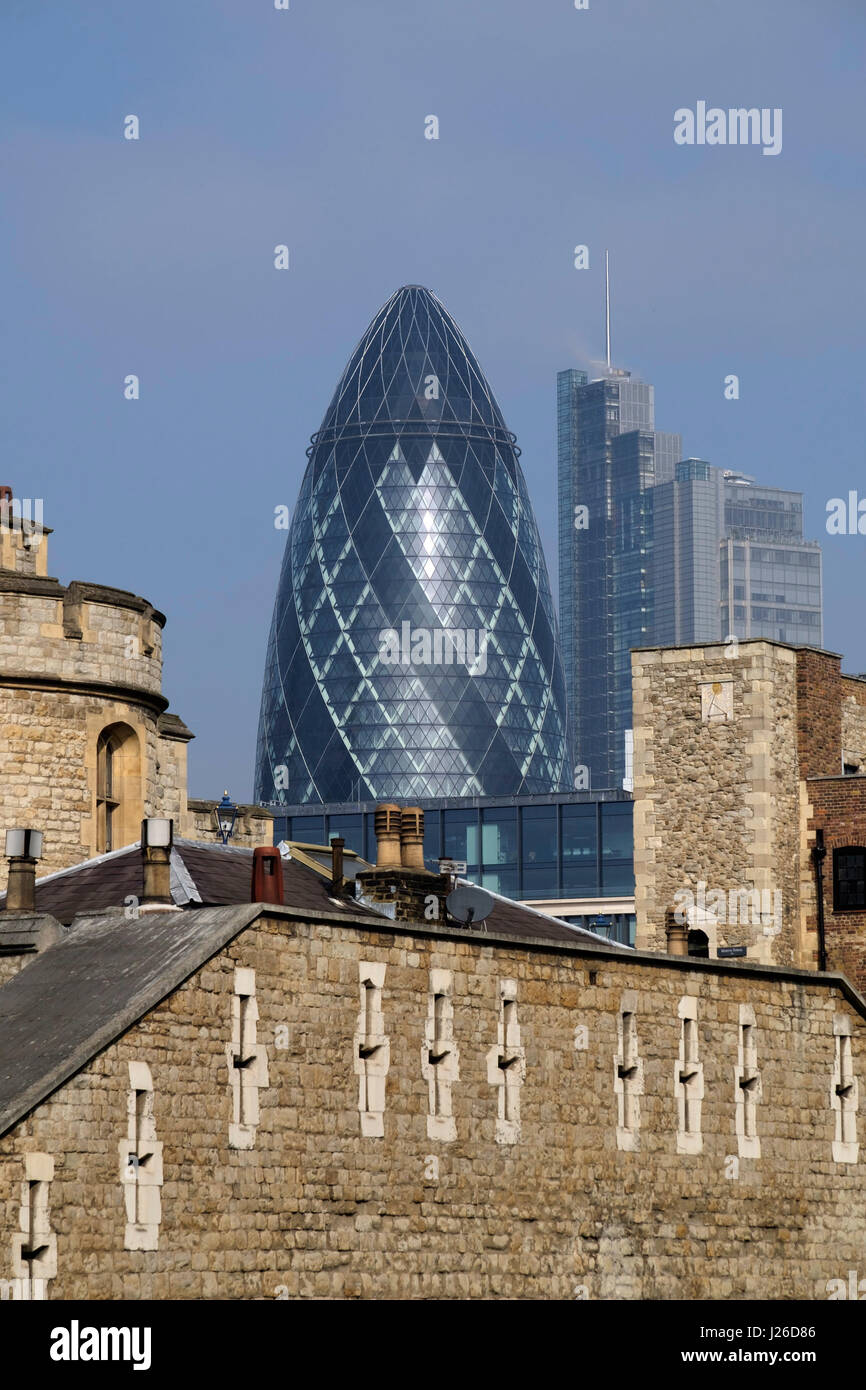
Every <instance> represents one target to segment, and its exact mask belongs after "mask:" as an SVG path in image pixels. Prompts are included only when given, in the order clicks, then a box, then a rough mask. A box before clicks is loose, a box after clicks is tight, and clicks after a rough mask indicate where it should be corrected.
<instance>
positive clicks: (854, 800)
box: [807, 777, 866, 990]
mask: <svg viewBox="0 0 866 1390" xmlns="http://www.w3.org/2000/svg"><path fill="white" fill-rule="evenodd" d="M807 789H808V797H809V804H810V808H811V815H810V818H809V822H808V837H807V848H808V851H809V853H810V860H809V867H810V870H811V875H812V883H813V891H812V895H811V902H810V904H809V913H808V926H809V930H810V931H814V932H815V933H816V936H815V940H816V942H817V911H816V908H815V890H814V869H813V868H812V865H811V849H812V847H813V845H814V844H815V830H816V829H818V828H820V829H822V830H823V831H824V844H825V846H826V849H827V856H826V858H825V860H824V931H825V941H826V949H827V964H828V967H829V969H831V970H839V971H842V973H843V974H845V975H847V976H848V978H849V979H850V980H851V982H852V983H853V984H854V985H856V987H857V988H858V989H859V990H866V912H857V911H854V912H835V911H834V909H833V850H834V849H839V848H842V847H843V846H845V845H862V846H864V847H866V777H821V778H817V779H815V778H811V779H810V780H809V781H808V783H807Z"/></svg>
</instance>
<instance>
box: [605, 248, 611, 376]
mask: <svg viewBox="0 0 866 1390" xmlns="http://www.w3.org/2000/svg"><path fill="white" fill-rule="evenodd" d="M604 340H605V347H606V349H607V365H608V369H609V368H610V252H609V251H605V253H604Z"/></svg>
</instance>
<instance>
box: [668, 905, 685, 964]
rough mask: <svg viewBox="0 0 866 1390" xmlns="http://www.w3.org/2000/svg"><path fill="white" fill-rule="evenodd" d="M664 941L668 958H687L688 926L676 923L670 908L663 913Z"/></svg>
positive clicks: (683, 923) (672, 910) (674, 915)
mask: <svg viewBox="0 0 866 1390" xmlns="http://www.w3.org/2000/svg"><path fill="white" fill-rule="evenodd" d="M665 939H666V941H667V947H668V955H669V956H687V955H688V953H689V924H688V922H678V921H677V920H676V914H675V912H674V909H673V908H672V907H669V908H668V910H667V912H666V913H665Z"/></svg>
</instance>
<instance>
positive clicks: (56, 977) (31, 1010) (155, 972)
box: [0, 903, 262, 1134]
mask: <svg viewBox="0 0 866 1390" xmlns="http://www.w3.org/2000/svg"><path fill="white" fill-rule="evenodd" d="M261 911H262V905H261V904H260V903H247V904H246V905H245V906H243V907H233V908H226V907H219V908H213V907H211V908H207V907H206V908H202V910H201V911H200V912H153V913H144V914H142V915H141V916H140V917H138V918H135V919H132V918H127V917H125V916H124V914H123V913H122V912H114V913H106V914H105V915H104V916H102V917H89V918H85V919H83V920H80V921H78V922H76V924H75V930H74V931H70V932H67V934H66V936H65V937H64V939H63V940H62V941H60V942H58V944H57V945H56V946H51V947H49V949H48V950H46V951H43V952H41V953H40V954H39V955H38V956H35V957H34V959H33V960H32V962H31V963H30V964H29V965H27V966H26V968H25V969H23V970H19V972H18V974H17V975H15V976H14V977H13V978H12V979H11V980H10V981H9V982H8V983H7V984H5V985H4V986H3V988H2V989H0V1134H4V1133H5V1132H6V1131H7V1130H8V1129H10V1128H11V1126H12V1125H14V1124H17V1122H18V1120H19V1119H21V1118H22V1116H24V1115H26V1114H27V1113H28V1112H29V1111H30V1110H32V1108H33V1106H34V1105H38V1103H39V1102H40V1101H41V1100H43V1099H44V1098H45V1097H46V1096H48V1095H50V1094H51V1092H52V1091H54V1090H56V1089H57V1087H58V1086H61V1085H62V1084H63V1082H64V1081H67V1080H68V1079H69V1077H71V1076H74V1075H75V1073H76V1072H77V1071H80V1070H81V1068H82V1067H84V1066H86V1065H87V1063H88V1062H89V1061H90V1060H91V1058H93V1057H95V1056H96V1055H97V1053H99V1052H100V1051H101V1050H102V1049H103V1048H104V1047H107V1046H108V1045H109V1044H110V1043H111V1042H113V1041H114V1040H115V1039H116V1038H118V1037H120V1036H121V1034H122V1033H124V1032H126V1030H127V1029H128V1028H129V1027H131V1026H132V1024H133V1023H135V1022H136V1021H137V1020H138V1019H139V1018H142V1017H143V1015H144V1014H146V1013H147V1012H148V1011H149V1010H150V1009H152V1008H154V1007H155V1006H156V1005H157V1004H158V1003H159V1002H160V1001H161V1000H162V999H164V998H165V997H166V996H167V995H169V994H171V992H172V991H173V990H174V989H176V988H177V987H178V985H180V984H181V983H182V982H183V981H184V980H186V979H188V977H189V976H190V975H192V974H194V972H195V971H196V970H198V969H199V968H200V966H202V965H203V964H204V963H205V961H207V960H209V959H210V958H211V957H212V956H213V955H215V954H216V952H218V951H220V950H222V948H223V947H224V946H225V945H226V943H227V942H229V941H231V940H232V938H233V937H235V936H237V934H238V932H240V931H242V930H243V928H244V927H245V926H247V924H248V923H249V922H251V921H252V920H253V918H254V917H256V916H257V915H258V914H259V913H260V912H261Z"/></svg>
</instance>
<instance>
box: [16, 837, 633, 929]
mask: <svg viewBox="0 0 866 1390" xmlns="http://www.w3.org/2000/svg"><path fill="white" fill-rule="evenodd" d="M313 848H315V847H313V846H309V845H306V846H303V849H304V850H305V851H307V855H306V857H307V859H308V860H309V861H310V864H309V865H308V864H302V863H301V862H300V861H299V860H297V859H283V861H282V864H283V895H284V901H285V904H286V906H287V907H291V908H294V909H295V910H298V911H313V912H327V913H336V914H339V915H343V916H349V917H359V916H360V917H364V916H369V917H372V918H376V917H378V916H381V915H384V914H380V913H377V912H376V910H375V908H373V907H370V906H367V905H366V904H362V903H359V902H355V901H354V900H353V899H352V898H343V899H337V898H334V897H332V896H331V879H330V866H329V864H327V863H326V859H325V858H322V859H321V866H322V867H321V872H319V871H317V870H316V869H315V868H313V867H311V866H310V865H312V864H313V863H315V862H316V856H314V855H313V854H310V853H309V851H310V850H311V849H313ZM322 853H323V855H326V856H327V851H326V850H325V849H324V848H323V850H322ZM252 863H253V851H252V850H251V849H240V848H238V847H237V846H235V845H222V844H219V843H215V844H207V843H204V842H201V841H197V840H175V842H174V847H173V850H172V872H171V889H172V898H173V901H174V902H175V903H176V904H177V905H178V906H179V907H189V908H196V909H201V908H202V907H209V906H210V907H217V906H231V905H233V904H247V903H249V900H250V886H251V879H252ZM141 892H142V878H141V850H140V847H139V845H138V844H137V843H136V844H134V845H127V846H126V847H125V848H124V849H118V850H112V851H111V852H110V853H109V854H102V855H99V856H98V858H96V859H88V860H86V861H85V862H84V863H83V864H77V865H75V866H74V867H73V868H71V869H61V870H60V871H59V872H58V873H54V874H48V875H47V876H46V877H45V878H41V879H37V881H36V911H37V913H50V914H51V916H52V917H55V918H56V919H57V921H58V922H62V923H64V924H65V925H67V926H68V925H69V924H71V923H72V921H73V919H74V918H75V917H76V916H78V915H80V914H82V913H91V914H92V913H95V912H102V911H105V910H106V909H110V908H116V907H122V906H123V905H124V902H125V900H126V899H127V898H131V897H139V896H140V895H141ZM491 897H493V899H494V907H493V911H492V912H491V913H490V915H489V917H488V918H487V919H486V921H485V923H484V926H485V927H486V928H487V931H488V932H489V933H490V934H491V935H493V936H497V935H502V936H519V937H521V939H523V940H538V941H542V940H543V941H571V942H573V941H574V939H575V937H578V938H581V939H583V940H584V941H587V942H593V943H594V944H596V945H611V943H609V942H607V941H606V939H605V938H603V937H599V936H596V935H595V933H594V932H589V931H586V930H584V929H583V928H582V927H572V926H569V925H568V924H567V923H566V922H562V921H560V920H559V918H557V917H549V916H548V915H547V914H546V913H544V912H540V911H539V910H538V909H537V908H532V907H527V906H526V905H525V904H524V903H519V902H515V901H514V900H513V899H511V898H505V897H502V896H501V895H500V894H498V893H492V894H491ZM3 902H5V895H3V896H0V904H2V903H3ZM75 929H76V931H77V930H78V925H77V923H76V928H75ZM476 930H478V932H479V934H480V935H484V933H483V932H482V931H481V929H480V927H478V928H476Z"/></svg>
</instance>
